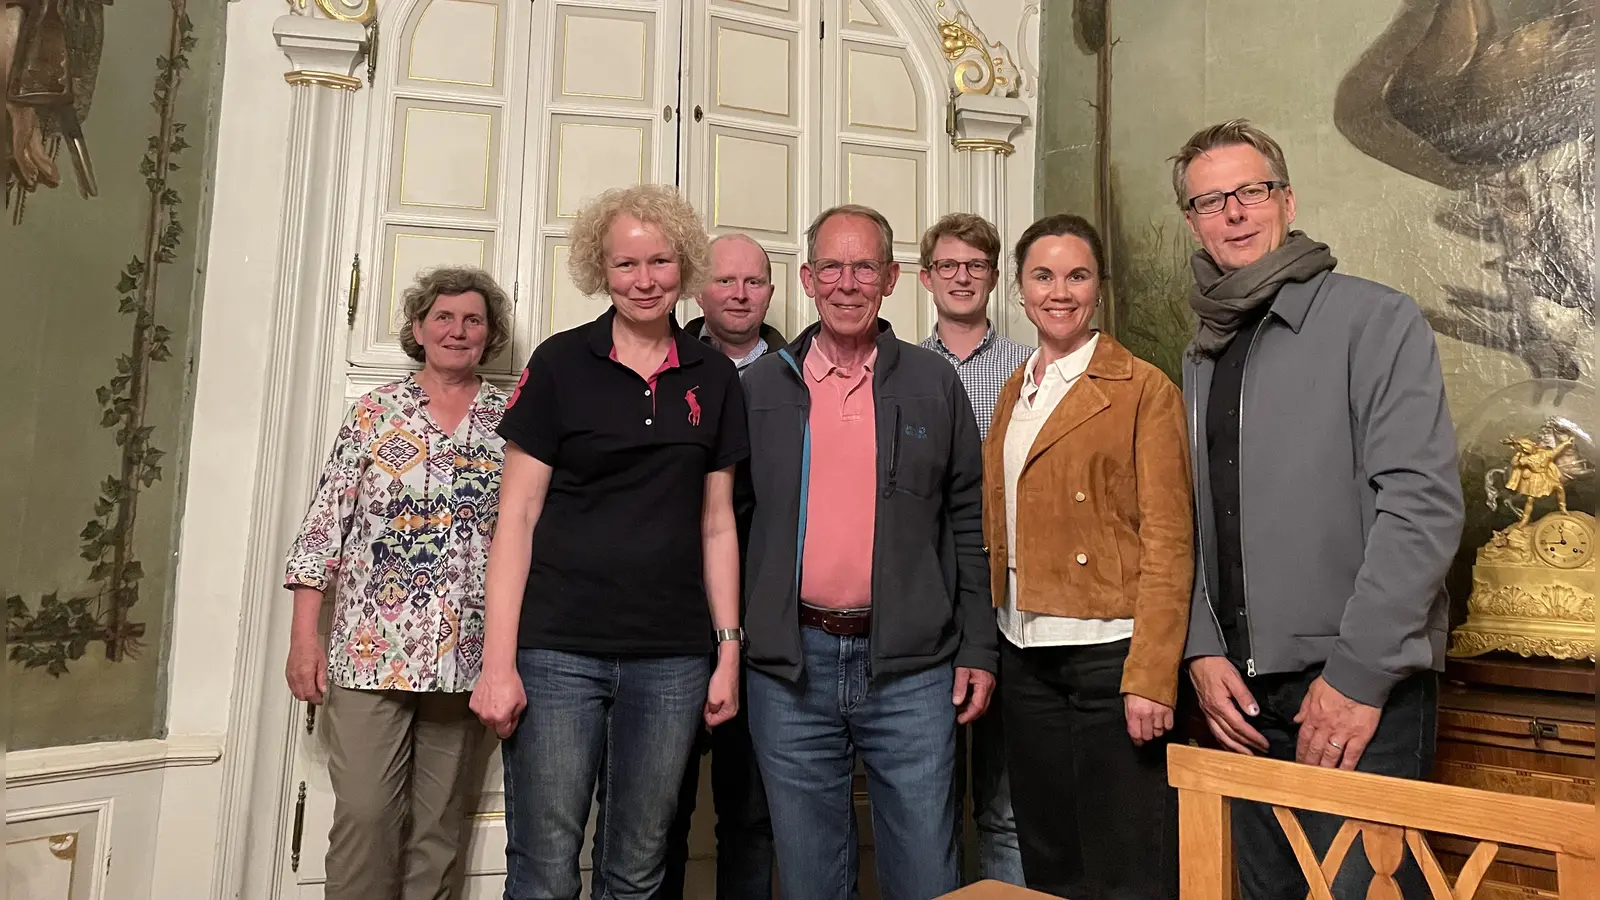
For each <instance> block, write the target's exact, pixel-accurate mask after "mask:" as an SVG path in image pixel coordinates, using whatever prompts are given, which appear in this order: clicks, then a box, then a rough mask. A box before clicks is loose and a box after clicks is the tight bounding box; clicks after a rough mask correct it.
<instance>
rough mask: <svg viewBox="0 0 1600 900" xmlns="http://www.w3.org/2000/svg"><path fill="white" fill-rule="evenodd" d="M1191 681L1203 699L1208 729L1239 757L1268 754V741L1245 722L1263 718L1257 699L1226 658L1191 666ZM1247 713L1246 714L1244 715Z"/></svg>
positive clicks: (1203, 658) (1212, 658)
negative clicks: (1250, 719)
mask: <svg viewBox="0 0 1600 900" xmlns="http://www.w3.org/2000/svg"><path fill="white" fill-rule="evenodd" d="M1189 678H1190V679H1192V680H1193V681H1194V689H1195V693H1197V694H1199V695H1200V709H1201V711H1202V712H1204V713H1205V714H1206V725H1207V726H1209V727H1210V728H1211V733H1212V734H1213V735H1214V736H1216V739H1217V740H1218V741H1219V742H1221V744H1222V746H1224V747H1226V748H1228V749H1229V750H1232V751H1233V752H1235V753H1243V754H1244V755H1246V756H1254V755H1256V753H1257V752H1260V753H1265V752H1267V739H1266V738H1264V737H1262V736H1261V732H1259V731H1257V730H1255V728H1254V727H1252V726H1251V724H1250V723H1249V722H1246V721H1245V720H1244V717H1245V716H1246V715H1251V716H1256V715H1260V714H1261V708H1260V707H1259V706H1257V705H1256V698H1254V697H1252V696H1250V689H1249V688H1247V687H1245V686H1244V678H1243V677H1242V676H1241V675H1240V674H1239V670H1238V669H1236V668H1234V665H1233V663H1231V662H1228V658H1227V657H1226V656H1201V657H1198V658H1196V659H1195V660H1194V661H1193V662H1191V663H1189ZM1240 710H1243V711H1244V712H1243V714H1241V713H1240Z"/></svg>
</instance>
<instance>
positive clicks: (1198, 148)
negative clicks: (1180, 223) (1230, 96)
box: [1169, 119, 1289, 209]
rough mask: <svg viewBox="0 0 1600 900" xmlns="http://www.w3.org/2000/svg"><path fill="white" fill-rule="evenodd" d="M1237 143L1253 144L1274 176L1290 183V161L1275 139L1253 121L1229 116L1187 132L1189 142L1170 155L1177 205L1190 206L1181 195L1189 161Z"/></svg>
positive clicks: (1285, 182)
mask: <svg viewBox="0 0 1600 900" xmlns="http://www.w3.org/2000/svg"><path fill="white" fill-rule="evenodd" d="M1239 144H1243V145H1244V146H1246V147H1254V148H1255V149H1256V151H1257V152H1259V153H1260V154H1261V155H1262V156H1265V157H1266V158H1267V166H1268V167H1269V168H1271V169H1272V177H1273V179H1274V180H1277V181H1281V182H1283V183H1284V184H1288V183H1289V163H1288V162H1286V161H1285V160H1284V158H1283V148H1282V147H1280V146H1278V142H1277V141H1275V140H1273V139H1272V136H1271V135H1269V134H1267V133H1266V132H1265V131H1262V130H1261V129H1259V128H1257V127H1256V126H1254V125H1252V124H1251V123H1250V120H1249V119H1229V120H1228V121H1226V122H1219V123H1218V124H1216V125H1211V126H1209V127H1206V128H1202V129H1200V130H1199V131H1196V132H1195V133H1194V134H1193V135H1191V136H1190V138H1189V141H1188V143H1186V144H1184V145H1183V147H1182V148H1181V149H1179V150H1178V152H1177V153H1175V154H1173V155H1172V156H1171V157H1169V159H1170V161H1171V162H1172V191H1173V193H1175V194H1177V195H1178V207H1179V208H1180V209H1188V208H1189V204H1188V198H1187V197H1185V196H1184V195H1185V194H1187V193H1188V192H1189V186H1188V183H1187V179H1188V177H1189V164H1190V163H1192V162H1194V160H1195V157H1197V156H1200V155H1201V154H1204V153H1208V152H1210V151H1212V150H1215V149H1216V148H1218V147H1231V146H1237V145H1239Z"/></svg>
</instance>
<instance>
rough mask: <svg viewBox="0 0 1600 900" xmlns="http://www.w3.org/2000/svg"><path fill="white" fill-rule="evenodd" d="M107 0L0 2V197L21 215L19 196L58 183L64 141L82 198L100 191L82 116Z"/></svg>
mask: <svg viewBox="0 0 1600 900" xmlns="http://www.w3.org/2000/svg"><path fill="white" fill-rule="evenodd" d="M110 3H111V0H0V97H3V98H4V106H3V109H4V117H3V124H4V126H5V127H4V130H3V131H0V147H4V151H5V156H4V160H5V172H6V202H7V205H13V204H14V206H15V210H16V211H15V213H14V214H13V216H14V219H16V220H20V218H21V211H22V198H23V195H24V194H26V193H28V192H31V191H34V190H37V189H38V188H39V187H40V186H41V185H42V186H44V187H51V188H53V187H57V186H59V185H60V184H61V170H60V167H59V166H58V165H57V162H56V153H57V151H58V149H59V147H60V145H61V144H62V143H63V142H64V143H65V144H66V146H67V150H68V153H69V154H70V157H71V159H72V164H73V168H74V170H75V171H76V173H77V182H78V190H79V192H80V193H81V194H82V195H83V196H85V197H93V196H96V195H97V194H98V193H99V185H98V184H97V182H96V180H95V175H94V166H93V164H92V162H91V161H90V158H89V147H88V144H87V142H86V141H85V140H84V137H83V121H84V118H85V116H87V115H88V112H89V104H90V101H91V99H92V98H93V94H94V82H95V77H96V76H97V75H98V74H99V70H100V51H101V47H102V44H103V42H104V37H105V27H104V8H105V7H106V6H108V5H110Z"/></svg>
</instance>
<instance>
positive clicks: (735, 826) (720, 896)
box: [593, 658, 773, 900]
mask: <svg viewBox="0 0 1600 900" xmlns="http://www.w3.org/2000/svg"><path fill="white" fill-rule="evenodd" d="M715 666H716V660H715V658H713V660H712V667H713V669H714V668H715ZM748 692H749V689H748V688H747V687H745V686H744V685H743V683H742V681H741V686H740V690H739V696H740V697H741V698H743V697H745V696H746V695H747V694H748ZM706 753H710V754H711V801H712V806H713V807H715V809H716V814H717V826H716V835H717V895H716V900H772V852H773V851H772V817H771V816H769V815H768V814H767V792H766V789H765V788H764V787H763V786H762V784H761V771H760V769H759V768H758V767H757V766H756V756H755V750H754V748H752V747H751V746H750V713H749V704H748V703H745V702H742V701H741V705H740V707H739V712H738V714H737V715H735V716H734V717H733V718H732V719H729V720H728V721H726V722H724V723H722V724H721V725H718V726H717V727H716V728H714V729H711V730H710V731H709V732H706V731H702V732H701V733H700V738H699V740H698V741H697V742H696V744H695V752H694V754H693V755H692V756H690V758H689V764H688V765H687V766H684V770H683V783H682V784H681V785H679V787H678V812H677V815H676V816H674V817H673V820H672V828H671V829H669V830H668V831H667V859H666V874H665V875H664V876H663V877H662V879H661V887H660V888H659V889H657V891H656V894H655V897H654V900H683V883H684V878H685V876H686V875H687V873H688V866H689V831H690V826H691V825H692V824H693V821H694V808H695V803H696V802H697V800H698V799H699V796H698V795H699V792H700V757H701V756H703V755H705V754H706ZM595 800H596V802H598V803H599V804H600V808H601V810H602V813H601V815H600V817H599V821H598V822H597V823H596V828H597V830H599V831H600V833H601V834H604V827H605V814H604V812H603V810H604V809H605V786H604V785H601V789H600V791H599V792H598V794H597V795H596V797H595ZM604 853H605V841H604V840H603V839H602V840H596V841H595V844H594V848H593V854H594V860H595V867H596V868H598V867H599V860H600V859H601V858H602V856H603V855H604Z"/></svg>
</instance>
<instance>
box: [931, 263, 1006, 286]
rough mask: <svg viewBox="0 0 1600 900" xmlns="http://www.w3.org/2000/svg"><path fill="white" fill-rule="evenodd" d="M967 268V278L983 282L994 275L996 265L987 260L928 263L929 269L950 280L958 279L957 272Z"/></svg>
mask: <svg viewBox="0 0 1600 900" xmlns="http://www.w3.org/2000/svg"><path fill="white" fill-rule="evenodd" d="M962 266H965V267H966V269H967V277H969V278H972V279H975V280H977V281H982V280H984V279H985V278H988V277H989V276H990V275H992V274H994V263H992V262H989V261H988V260H987V259H936V260H934V261H933V262H930V263H928V268H929V269H932V270H933V271H934V272H936V273H938V275H939V277H940V278H943V279H946V280H949V279H951V278H954V277H956V272H957V271H959V270H960V269H961V267H962Z"/></svg>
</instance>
